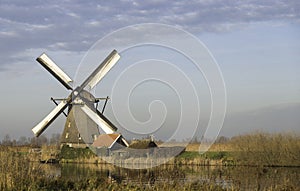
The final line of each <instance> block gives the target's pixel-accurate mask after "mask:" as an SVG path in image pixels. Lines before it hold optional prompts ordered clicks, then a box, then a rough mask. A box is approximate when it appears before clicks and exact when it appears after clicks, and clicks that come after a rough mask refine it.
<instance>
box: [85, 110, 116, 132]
mask: <svg viewBox="0 0 300 191" xmlns="http://www.w3.org/2000/svg"><path fill="white" fill-rule="evenodd" d="M81 109H82V111H84V113H86V114H87V115H88V116H89V117H90V118H91V119H92V120H93V121H94V122H95V123H96V124H97V125H98V126H99V127H100V128H101V129H102V130H103V131H104V132H105V133H106V134H111V133H114V129H113V127H111V126H110V124H109V123H108V122H107V121H106V120H104V119H103V118H102V117H100V116H99V115H98V114H97V113H95V112H94V111H93V110H91V109H90V108H89V107H88V106H87V105H83V106H81Z"/></svg>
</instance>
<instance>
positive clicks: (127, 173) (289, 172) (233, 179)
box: [42, 163, 300, 190]
mask: <svg viewBox="0 0 300 191" xmlns="http://www.w3.org/2000/svg"><path fill="white" fill-rule="evenodd" d="M42 168H45V169H44V170H45V172H48V175H49V177H54V176H60V177H61V178H62V179H65V180H73V181H83V180H86V179H88V178H91V177H93V178H95V177H97V179H99V181H109V182H117V183H120V184H127V183H136V184H144V185H149V186H151V185H154V184H155V183H161V182H163V183H165V184H173V183H174V182H176V183H179V184H180V183H187V182H190V183H193V182H199V183H214V184H216V185H219V186H222V187H223V188H234V189H241V190H260V189H265V188H271V187H273V188H274V187H275V185H281V186H284V185H290V184H292V185H294V187H298V188H300V183H299V179H300V168H286V167H285V168H284V167H281V168H275V167H273V168H266V167H264V168H259V167H224V166H188V165H184V166H174V165H161V166H159V167H155V168H151V169H125V168H120V167H116V166H113V165H110V164H101V165H95V164H70V163H69V164H60V165H49V164H43V165H42Z"/></svg>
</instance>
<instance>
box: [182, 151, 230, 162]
mask: <svg viewBox="0 0 300 191" xmlns="http://www.w3.org/2000/svg"><path fill="white" fill-rule="evenodd" d="M229 156H230V153H229V152H224V151H220V152H217V151H209V152H206V153H204V154H200V153H199V152H195V151H185V152H183V153H181V154H180V155H178V156H177V157H176V158H178V159H188V160H193V159H195V158H202V159H211V160H220V159H225V158H227V157H229Z"/></svg>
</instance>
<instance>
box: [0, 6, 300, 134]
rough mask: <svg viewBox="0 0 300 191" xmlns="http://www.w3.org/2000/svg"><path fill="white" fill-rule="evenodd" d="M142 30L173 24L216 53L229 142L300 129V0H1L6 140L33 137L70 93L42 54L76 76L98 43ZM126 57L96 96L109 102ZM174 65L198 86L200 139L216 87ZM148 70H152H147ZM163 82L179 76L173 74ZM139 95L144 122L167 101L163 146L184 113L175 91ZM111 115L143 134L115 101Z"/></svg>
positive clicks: (1, 124) (135, 98) (57, 127)
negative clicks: (45, 64)
mask: <svg viewBox="0 0 300 191" xmlns="http://www.w3.org/2000/svg"><path fill="white" fill-rule="evenodd" d="M141 23H160V24H166V25H169V26H173V27H176V28H178V29H180V30H184V31H187V32H188V33H190V34H192V35H193V36H195V37H196V38H198V39H199V40H200V41H202V42H203V43H204V45H205V46H206V47H207V48H208V50H209V51H210V53H211V54H212V55H213V57H214V59H215V60H216V62H217V64H218V66H219V68H220V71H221V72H222V75H223V79H224V83H225V86H226V93H227V109H226V116H225V121H224V125H223V127H222V129H221V133H220V134H221V135H225V136H235V135H238V134H242V133H247V132H253V131H257V130H259V131H267V132H299V129H300V128H299V124H300V121H299V119H298V118H299V117H298V116H299V114H300V75H299V73H300V2H299V1H297V0H294V1H293V0H291V1H284V0H274V1H267V0H263V1H258V0H256V1H255V0H253V1H250V0H246V1H225V0H216V1H212V0H203V1H199V0H191V1H178V0H175V1H167V0H154V1H148V2H140V1H134V0H123V1H88V2H86V1H32V0H29V1H22V2H21V1H14V0H9V1H2V0H1V1H0V57H1V61H0V85H1V88H2V93H1V100H0V104H1V107H0V112H1V115H0V139H1V136H2V137H4V136H5V135H6V134H9V135H10V136H11V137H13V138H18V137H20V136H33V134H32V132H31V128H32V127H33V126H34V125H36V124H37V123H38V122H39V121H40V120H42V119H43V117H45V116H46V115H47V114H48V113H49V112H50V111H51V110H52V109H53V108H54V105H53V103H52V102H51V101H50V97H66V96H67V95H68V93H69V92H68V91H67V90H66V89H65V88H64V87H63V86H61V84H60V83H59V82H58V81H57V80H56V79H54V78H53V77H52V76H51V75H50V74H49V73H48V72H47V71H46V70H44V69H43V68H42V67H41V66H40V65H39V64H38V63H37V62H36V61H35V59H36V58H37V57H38V56H39V55H40V54H41V53H42V52H46V53H47V54H48V55H49V56H50V57H51V58H52V59H53V60H55V62H56V63H57V64H58V65H59V66H60V67H61V68H62V69H63V70H64V71H65V72H66V73H67V74H68V75H69V76H71V77H72V78H76V74H78V71H80V68H82V67H85V65H80V63H81V60H82V59H83V57H84V55H85V54H86V52H87V51H88V50H89V48H90V47H91V46H93V44H94V43H95V42H97V41H98V40H99V39H101V38H103V37H105V36H106V35H108V34H110V33H112V32H114V31H116V30H119V29H120V28H122V27H127V26H130V25H136V24H141ZM145 35H146V34H145ZM163 37H164V36H163V35H162V38H163ZM178 41H179V40H178ZM144 48H145V49H144V52H151V54H150V53H149V55H151V56H153V57H155V56H159V55H162V56H161V57H158V58H164V57H163V54H162V53H165V54H166V55H168V51H166V50H160V49H154V48H153V47H150V48H149V47H148V49H147V47H144ZM139 51H140V50H135V49H133V51H132V52H130V51H128V54H127V55H128V56H132V57H134V55H135V54H134V53H139ZM164 51H165V52H164ZM124 55H125V54H124ZM103 58H104V57H103ZM127 59H128V58H126V56H124V58H123V61H122V58H121V60H120V63H118V64H117V65H116V66H115V68H113V70H112V71H111V72H110V73H109V74H108V75H107V77H105V79H103V81H102V82H101V83H99V85H98V86H97V90H96V92H97V95H96V96H97V97H101V96H105V97H106V96H107V95H109V96H111V93H112V85H113V84H114V82H115V81H114V80H115V79H116V78H117V77H118V76H119V75H120V73H121V72H122V71H123V70H124V68H126V67H130V64H131V63H130V62H127V63H126V61H128V60H127ZM176 60H177V61H178V60H179V61H182V63H185V61H184V60H181V59H180V58H173V60H172V59H171V60H168V62H170V63H172V62H173V64H174V63H175V65H176V66H178V67H180V68H181V70H183V71H184V72H185V73H186V75H187V76H189V77H190V79H191V80H192V81H193V82H194V83H195V84H196V88H195V91H196V93H197V95H198V96H199V97H200V98H199V103H200V106H201V111H202V113H201V116H200V122H199V129H198V130H197V132H196V135H197V136H199V137H200V136H201V133H203V132H204V130H205V127H206V126H207V124H208V120H209V114H210V104H211V100H210V94H209V88H208V86H207V84H206V83H205V79H204V76H203V75H201V74H199V73H197V72H196V71H195V69H193V67H191V66H187V65H188V64H186V65H183V64H182V63H176ZM187 62H188V61H187ZM144 64H145V65H147V63H144ZM158 64H159V63H158ZM148 66H149V64H148ZM86 67H89V66H86ZM148 69H149V68H147V67H145V69H144V71H147V70H148ZM141 70H143V69H141ZM167 70H168V69H167V68H166V69H165V71H167ZM149 71H150V70H149ZM165 75H166V76H167V77H169V78H170V79H174V80H175V79H177V77H176V76H175V75H172V74H171V72H170V73H166V74H165ZM84 76H85V75H84ZM181 88H182V87H181ZM135 90H136V91H134V92H133V93H132V97H131V99H130V105H131V107H132V115H133V116H134V117H135V118H137V119H138V120H139V121H142V122H145V121H147V120H148V119H149V117H151V111H150V114H149V111H148V110H149V104H150V103H151V100H161V101H162V102H164V104H165V105H164V106H165V107H166V108H167V110H168V108H169V110H168V112H167V114H168V115H166V116H165V122H164V123H163V125H162V126H161V129H160V130H158V131H155V132H154V134H155V136H156V137H157V138H158V139H168V136H169V134H170V132H172V131H175V129H174V127H175V126H176V123H178V122H179V117H180V112H181V111H180V108H181V107H180V104H179V105H178V102H179V100H178V97H176V91H174V90H172V88H170V87H168V86H167V85H164V84H162V83H158V82H155V81H154V82H145V83H143V84H142V85H139V86H137V87H136V88H135ZM180 90H183V91H184V89H180ZM111 101H113V100H111ZM189 104H193V103H192V102H190V103H189ZM194 105H195V104H194ZM154 106H155V105H154ZM191 107H192V106H191ZM150 108H151V107H150ZM153 109H154V110H153V112H154V113H159V111H156V109H158V110H159V109H162V108H161V105H159V104H158V106H157V107H156V106H155V107H154V108H153ZM105 115H106V116H107V117H108V118H109V119H111V121H113V122H114V123H115V124H117V126H119V127H120V132H122V133H124V134H125V135H127V136H131V137H133V136H137V135H136V134H134V135H132V134H130V133H128V132H127V130H126V127H122V126H123V125H122V124H120V122H119V121H118V120H117V116H115V114H114V112H113V107H112V105H111V104H110V102H109V104H108V107H107V109H106V111H105ZM162 115H163V114H162ZM64 121H65V117H64V116H60V117H59V118H58V119H57V120H56V121H55V122H54V123H53V124H51V126H50V127H49V129H47V131H46V132H45V135H48V136H50V135H51V134H52V133H57V132H58V133H60V132H61V131H62V128H63V125H64ZM188 126H189V124H187V128H188ZM189 136H190V134H186V135H182V137H178V139H181V138H182V139H184V138H188V137H189Z"/></svg>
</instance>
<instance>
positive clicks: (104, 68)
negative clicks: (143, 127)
mask: <svg viewBox="0 0 300 191" xmlns="http://www.w3.org/2000/svg"><path fill="white" fill-rule="evenodd" d="M119 59H120V55H119V54H118V52H117V51H116V50H113V51H112V52H111V53H110V54H109V55H108V56H107V57H106V58H105V60H104V61H103V62H102V63H101V64H100V65H99V66H98V67H97V68H96V69H95V70H94V72H93V73H92V74H91V75H90V76H89V77H88V78H87V79H86V80H85V81H84V82H83V83H82V85H81V87H82V88H85V87H86V86H88V87H89V88H90V89H92V88H93V87H95V85H97V83H98V82H99V81H100V80H101V79H102V78H103V77H104V76H105V75H106V74H107V72H109V70H110V69H111V68H112V67H113V66H114V65H115V64H116V63H117V62H118V60H119Z"/></svg>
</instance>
